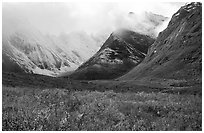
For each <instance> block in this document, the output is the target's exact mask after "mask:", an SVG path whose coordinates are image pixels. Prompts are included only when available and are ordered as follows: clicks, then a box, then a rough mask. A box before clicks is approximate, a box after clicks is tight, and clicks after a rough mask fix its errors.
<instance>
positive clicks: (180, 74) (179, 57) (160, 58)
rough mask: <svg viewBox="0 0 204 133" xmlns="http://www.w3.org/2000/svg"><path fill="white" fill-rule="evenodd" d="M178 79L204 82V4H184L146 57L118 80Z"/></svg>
mask: <svg viewBox="0 0 204 133" xmlns="http://www.w3.org/2000/svg"><path fill="white" fill-rule="evenodd" d="M144 78H146V79H148V78H149V79H152V78H156V79H157V78H161V79H163V78H164V79H175V80H182V81H185V82H187V81H188V83H189V85H190V83H193V84H195V83H201V82H202V79H201V78H202V5H201V3H191V4H188V5H185V6H183V7H181V8H180V9H179V10H178V11H177V12H176V13H175V14H174V15H173V17H172V19H171V21H170V22H169V24H168V27H167V28H166V29H165V30H164V31H163V32H161V33H160V34H159V36H158V38H157V40H156V41H155V42H154V44H152V45H151V47H150V49H149V51H148V54H147V56H146V57H145V59H144V60H143V61H142V63H140V64H139V65H138V66H136V67H135V68H134V69H132V70H131V71H130V72H128V73H127V74H126V75H124V76H122V77H120V78H119V80H133V79H134V80H135V79H137V80H138V79H144Z"/></svg>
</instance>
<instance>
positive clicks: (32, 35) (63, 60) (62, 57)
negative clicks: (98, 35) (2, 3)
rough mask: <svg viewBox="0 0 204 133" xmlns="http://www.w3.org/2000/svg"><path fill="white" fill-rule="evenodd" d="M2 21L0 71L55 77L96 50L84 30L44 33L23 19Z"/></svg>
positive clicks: (92, 40) (72, 68) (95, 44)
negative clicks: (0, 67)
mask: <svg viewBox="0 0 204 133" xmlns="http://www.w3.org/2000/svg"><path fill="white" fill-rule="evenodd" d="M10 20H13V18H12V19H7V18H5V19H4V21H3V34H2V66H3V71H11V72H26V73H36V74H43V75H49V76H57V75H59V74H60V73H63V72H67V71H73V70H75V69H76V68H77V67H78V66H79V65H80V64H82V63H83V62H85V61H86V60H87V59H89V58H90V57H91V56H92V55H93V54H94V53H95V52H96V51H97V50H98V47H99V46H98V45H97V42H96V41H95V40H94V39H93V38H91V37H90V36H88V35H87V34H86V33H82V32H80V33H78V32H75V33H70V34H65V33H64V34H61V35H59V36H54V35H44V34H42V33H41V32H39V31H38V30H37V29H35V28H33V26H32V25H30V24H29V23H27V22H22V21H21V20H18V22H16V21H10Z"/></svg>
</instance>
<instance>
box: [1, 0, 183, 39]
mask: <svg viewBox="0 0 204 133" xmlns="http://www.w3.org/2000/svg"><path fill="white" fill-rule="evenodd" d="M182 5H185V3H175V2H172V3H167V2H166V3H161V2H160V3H156V2H154V3H150V2H148V3H146V2H144V3H142V2H133V3H131V2H125V3H124V2H119V3H117V2H95V3H94V2H85V3H83V2H80V3H79V2H78V3H73V2H72V3H71V2H67V3H62V2H59V3H58V2H45V3H42V2H41V3H36V2H35V3H34V2H33V3H32V2H29V3H21V2H18V3H3V5H2V14H3V17H2V21H3V24H4V23H7V22H6V21H10V22H15V21H18V22H20V23H21V25H22V26H24V23H25V22H29V23H30V24H31V25H32V26H33V27H36V28H37V29H39V30H40V31H41V32H43V33H45V34H47V33H48V34H54V35H58V34H61V33H70V32H74V31H85V32H87V33H88V34H99V33H100V34H101V33H106V34H107V33H109V32H111V31H114V30H116V29H117V28H120V27H123V26H124V25H127V24H128V23H130V21H129V20H128V18H127V14H128V13H129V12H134V13H135V14H136V15H137V16H138V20H137V22H135V23H142V21H140V20H142V17H143V15H142V13H144V12H145V11H148V12H153V13H156V14H159V15H163V16H165V17H169V18H171V16H172V15H173V14H174V13H175V12H176V11H177V10H178V9H179V8H180V7H181V6H182ZM7 18H11V19H8V20H7ZM4 20H5V21H4ZM25 25H26V23H25ZM3 28H4V27H3ZM164 28H165V27H164Z"/></svg>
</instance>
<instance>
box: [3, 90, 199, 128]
mask: <svg viewBox="0 0 204 133" xmlns="http://www.w3.org/2000/svg"><path fill="white" fill-rule="evenodd" d="M2 93H3V95H2V96H3V101H2V111H3V113H2V129H3V130H4V131H5V130H6V131H17V130H38V131H43V130H46V131H52V130H54V131H57V130H59V131H64V130H66V131H70V130H72V131H73V130H75V131H77V130H83V131H86V130H89V131H90V130H116V131H118V130H122V131H124V130H130V131H135V130H136V131H137V130H140V131H141V130H142V131H143V130H148V131H150V130H157V131H158V130H194V131H197V130H199V131H200V130H202V98H201V96H200V95H189V94H185V95H179V94H168V93H160V92H152V93H146V92H135V93H133V92H131V93H130V92H125V93H115V92H113V91H105V92H98V91H87V90H86V91H69V90H66V89H57V88H56V89H43V90H41V89H36V88H35V89H32V88H28V87H27V88H26V87H24V88H23V87H5V86H3V90H2Z"/></svg>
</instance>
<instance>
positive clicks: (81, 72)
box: [70, 29, 154, 80]
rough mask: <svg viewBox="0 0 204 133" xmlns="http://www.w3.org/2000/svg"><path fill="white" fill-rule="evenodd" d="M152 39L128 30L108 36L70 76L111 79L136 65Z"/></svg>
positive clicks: (88, 78) (86, 78) (74, 77)
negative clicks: (98, 48) (99, 47)
mask: <svg viewBox="0 0 204 133" xmlns="http://www.w3.org/2000/svg"><path fill="white" fill-rule="evenodd" d="M153 42H154V39H152V38H150V37H148V36H146V35H141V34H138V33H135V32H133V31H129V30H124V29H121V30H118V31H116V32H114V33H112V34H111V35H110V37H109V38H108V39H107V40H106V42H105V43H104V45H103V46H102V47H101V49H100V50H99V51H98V52H97V53H96V54H95V55H94V56H93V57H92V58H90V59H89V60H88V61H87V62H85V63H84V64H82V65H81V66H80V67H79V68H78V69H77V70H76V71H75V72H74V73H72V74H71V75H70V77H71V78H73V79H85V80H95V79H113V78H116V77H119V76H121V75H123V74H124V73H126V72H128V71H129V70H131V69H132V68H133V67H134V66H136V65H138V64H139V63H140V62H141V61H142V60H143V59H144V57H145V55H146V53H147V50H148V47H149V46H150V45H151V44H152V43H153Z"/></svg>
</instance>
